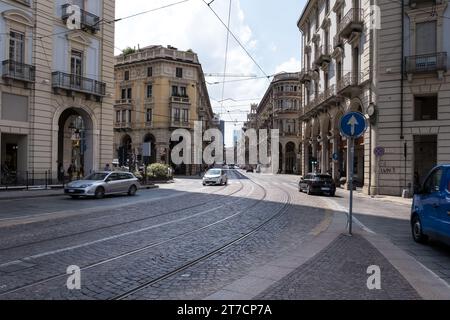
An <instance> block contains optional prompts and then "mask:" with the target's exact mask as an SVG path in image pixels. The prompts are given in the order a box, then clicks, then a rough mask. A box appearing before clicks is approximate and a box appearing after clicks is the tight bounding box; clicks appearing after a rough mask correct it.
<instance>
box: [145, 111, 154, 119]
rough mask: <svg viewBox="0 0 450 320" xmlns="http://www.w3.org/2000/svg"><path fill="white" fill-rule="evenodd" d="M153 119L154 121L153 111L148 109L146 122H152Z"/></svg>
mask: <svg viewBox="0 0 450 320" xmlns="http://www.w3.org/2000/svg"><path fill="white" fill-rule="evenodd" d="M152 119H153V110H152V109H147V112H146V113H145V121H146V122H152Z"/></svg>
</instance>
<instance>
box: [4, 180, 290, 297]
mask: <svg viewBox="0 0 450 320" xmlns="http://www.w3.org/2000/svg"><path fill="white" fill-rule="evenodd" d="M239 180H240V179H239ZM250 181H251V182H252V183H253V184H255V185H257V186H259V188H261V189H262V191H263V195H262V197H260V198H259V199H253V200H254V201H255V202H254V203H252V204H251V205H250V206H246V207H245V208H241V209H239V210H238V211H237V212H234V213H233V214H232V215H229V216H227V217H225V218H222V219H220V220H217V221H214V222H212V223H209V224H207V225H205V226H202V227H200V228H195V229H194V230H190V231H187V232H183V233H181V234H178V235H176V236H173V237H170V238H168V239H165V240H162V241H158V242H154V243H151V244H148V245H146V246H143V247H140V248H136V249H133V250H130V251H127V252H124V253H121V254H119V255H116V256H114V257H111V258H107V259H104V260H101V261H97V262H95V263H91V264H88V265H85V266H83V267H81V268H80V270H81V271H86V270H90V269H94V268H96V267H100V266H103V265H107V264H109V263H112V262H114V261H117V260H119V259H123V258H126V257H130V256H132V255H136V254H139V253H142V252H145V251H146V250H149V249H152V248H155V247H159V246H161V245H164V244H167V243H169V242H173V241H176V240H179V239H181V238H183V237H186V236H189V235H194V234H196V233H198V232H202V231H204V230H207V229H209V228H212V227H214V226H217V225H219V224H221V223H224V222H225V221H229V220H230V219H232V218H234V217H236V216H238V215H241V214H243V213H245V212H247V211H248V210H250V209H252V208H254V207H256V206H257V205H258V204H260V203H261V202H263V201H264V200H265V199H266V197H267V189H266V188H265V187H264V186H262V185H261V184H259V183H257V182H255V181H253V180H251V179H250ZM240 184H241V186H240V188H239V190H236V191H235V192H234V193H237V192H239V191H240V190H242V189H243V187H244V184H243V183H242V182H241V181H240ZM283 191H284V193H286V195H287V197H286V201H285V202H284V203H283V206H282V208H281V209H280V210H278V211H277V213H276V214H274V215H272V216H271V217H270V218H269V219H267V220H265V221H264V222H263V223H261V224H259V225H258V226H256V227H254V228H252V230H250V231H248V232H246V233H245V234H242V235H241V236H239V237H238V238H237V239H234V240H232V241H229V242H227V243H226V244H224V245H222V246H220V247H219V248H217V249H215V250H213V251H211V252H209V253H206V254H204V255H202V256H201V257H199V258H196V259H194V260H191V261H190V262H187V263H184V264H183V265H182V266H180V267H178V268H176V269H174V270H172V271H170V272H167V273H165V274H163V275H161V276H159V277H157V278H154V279H151V280H149V281H146V282H145V283H143V284H141V285H139V286H137V287H135V288H132V289H130V290H128V291H126V292H124V293H121V294H120V295H118V296H115V297H112V298H111V299H113V300H121V299H125V298H127V297H129V296H131V295H133V294H134V293H137V292H139V291H141V290H144V289H145V288H147V287H149V286H151V285H152V284H155V283H157V282H159V281H162V280H164V279H167V278H169V277H171V276H173V275H175V274H177V273H179V272H181V271H183V270H185V269H187V268H189V267H191V266H194V265H196V264H198V263H200V262H202V261H205V260H207V259H209V258H211V257H214V256H215V255H217V254H218V253H219V252H221V251H224V250H226V249H228V248H230V247H232V246H233V245H235V244H237V243H239V242H241V241H243V240H244V239H246V238H248V237H250V236H252V235H254V234H255V233H257V232H258V231H259V230H261V229H262V228H264V227H265V226H266V225H268V224H270V223H271V222H272V221H274V220H275V219H277V218H278V217H280V216H281V215H283V214H284V213H285V212H286V211H287V208H288V207H289V205H290V203H291V196H290V194H289V193H288V192H286V191H285V190H283ZM66 276H67V275H66V274H58V275H54V276H50V277H47V278H44V279H40V280H38V281H35V282H33V283H30V284H26V285H23V286H20V287H17V288H13V289H11V290H8V291H5V292H2V293H0V297H5V296H8V295H10V294H14V293H17V292H20V291H22V290H26V289H31V288H33V287H36V286H39V285H44V284H46V283H50V282H52V281H54V280H57V279H60V278H63V277H66Z"/></svg>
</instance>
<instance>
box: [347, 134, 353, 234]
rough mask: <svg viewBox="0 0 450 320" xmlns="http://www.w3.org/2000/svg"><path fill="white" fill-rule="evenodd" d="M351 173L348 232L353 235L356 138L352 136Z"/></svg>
mask: <svg viewBox="0 0 450 320" xmlns="http://www.w3.org/2000/svg"><path fill="white" fill-rule="evenodd" d="M349 142H350V159H349V160H350V163H349V167H350V174H349V186H350V205H349V212H348V234H349V235H350V236H351V235H352V227H353V174H354V172H353V171H354V170H353V169H354V168H353V167H354V157H355V138H350V140H349Z"/></svg>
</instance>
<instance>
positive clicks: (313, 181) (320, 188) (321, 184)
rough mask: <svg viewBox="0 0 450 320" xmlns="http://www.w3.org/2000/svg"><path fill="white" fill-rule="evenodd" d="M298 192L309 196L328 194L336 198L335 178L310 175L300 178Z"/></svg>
mask: <svg viewBox="0 0 450 320" xmlns="http://www.w3.org/2000/svg"><path fill="white" fill-rule="evenodd" d="M298 191H300V192H306V193H307V194H308V195H310V194H313V193H317V194H328V195H330V196H332V197H334V195H335V194H336V184H335V183H334V181H333V177H332V176H331V175H329V174H322V173H309V174H307V175H306V176H305V177H301V178H300V182H299V183H298Z"/></svg>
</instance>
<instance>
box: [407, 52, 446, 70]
mask: <svg viewBox="0 0 450 320" xmlns="http://www.w3.org/2000/svg"><path fill="white" fill-rule="evenodd" d="M405 71H406V73H409V74H414V73H427V72H435V71H444V72H445V71H447V52H436V53H430V54H421V55H416V56H410V57H406V58H405Z"/></svg>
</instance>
